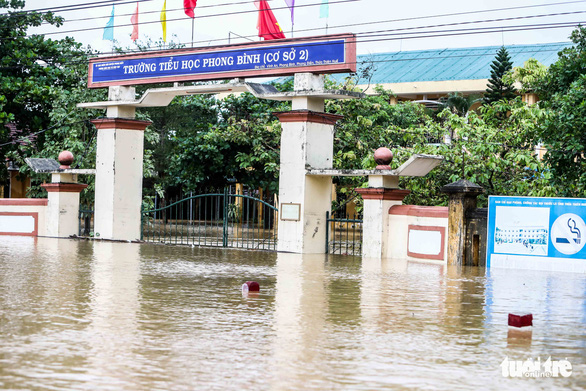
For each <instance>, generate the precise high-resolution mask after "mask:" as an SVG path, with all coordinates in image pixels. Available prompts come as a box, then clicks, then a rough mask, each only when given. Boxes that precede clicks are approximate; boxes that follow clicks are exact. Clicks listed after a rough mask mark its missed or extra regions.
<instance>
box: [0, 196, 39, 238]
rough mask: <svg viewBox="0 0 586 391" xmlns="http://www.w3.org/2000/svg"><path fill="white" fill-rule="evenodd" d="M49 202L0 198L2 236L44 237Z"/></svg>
mask: <svg viewBox="0 0 586 391" xmlns="http://www.w3.org/2000/svg"><path fill="white" fill-rule="evenodd" d="M48 203H49V200H48V199H46V198H43V199H36V198H0V235H20V236H44V235H45V234H46V232H45V231H46V223H45V221H46V214H47V205H48Z"/></svg>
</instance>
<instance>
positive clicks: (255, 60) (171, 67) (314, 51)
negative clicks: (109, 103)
mask: <svg viewBox="0 0 586 391" xmlns="http://www.w3.org/2000/svg"><path fill="white" fill-rule="evenodd" d="M347 44H348V41H347V39H346V37H344V38H342V39H328V40H309V41H307V40H303V41H300V42H299V41H292V42H283V43H282V44H274V43H272V44H270V45H268V44H265V43H260V44H255V45H250V44H248V45H235V46H226V47H224V48H221V49H219V50H218V49H213V50H200V49H197V50H194V51H185V50H181V51H175V52H164V53H161V54H159V55H157V54H149V55H145V54H141V55H134V56H119V57H109V58H97V59H92V60H91V61H90V70H89V86H90V87H103V86H108V85H123V84H144V83H158V82H168V81H178V80H202V79H208V80H210V79H218V78H230V77H245V76H255V75H258V76H263V75H267V74H271V75H279V74H286V73H288V74H291V73H293V72H295V71H297V72H303V71H300V70H299V68H317V69H319V68H322V69H324V70H325V69H329V68H331V69H332V71H334V72H336V71H337V72H342V71H349V70H350V68H352V67H355V64H350V66H349V65H348V64H347V62H348V60H353V61H352V62H354V63H355V59H352V58H348V55H349V54H350V57H352V54H353V55H354V57H355V50H353V52H354V53H347ZM163 54H164V55H163Z"/></svg>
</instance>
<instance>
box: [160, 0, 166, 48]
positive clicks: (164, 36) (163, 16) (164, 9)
mask: <svg viewBox="0 0 586 391" xmlns="http://www.w3.org/2000/svg"><path fill="white" fill-rule="evenodd" d="M160 19H161V27H162V28H163V42H167V0H165V1H164V2H163V9H162V10H161V17H160Z"/></svg>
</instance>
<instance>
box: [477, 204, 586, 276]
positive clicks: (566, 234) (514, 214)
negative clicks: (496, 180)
mask: <svg viewBox="0 0 586 391" xmlns="http://www.w3.org/2000/svg"><path fill="white" fill-rule="evenodd" d="M585 219H586V199H576V198H532V197H502V196H491V197H489V201H488V232H487V234H488V239H487V259H486V264H487V266H488V267H505V268H522V269H534V270H559V271H579V272H586V247H585V246H584V245H585V244H586V223H585V222H584V220H585Z"/></svg>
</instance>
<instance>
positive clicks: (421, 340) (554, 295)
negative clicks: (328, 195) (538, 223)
mask: <svg viewBox="0 0 586 391" xmlns="http://www.w3.org/2000/svg"><path fill="white" fill-rule="evenodd" d="M248 280H254V281H258V282H259V283H260V287H261V291H260V293H259V294H253V293H250V294H248V295H247V296H243V294H242V292H241V285H242V284H243V283H244V282H245V281H248ZM509 312H515V313H527V312H529V313H532V314H533V317H534V327H533V330H532V334H531V335H527V334H528V333H524V334H522V335H513V333H510V332H509V329H508V327H507V315H508V313H509ZM0 330H1V335H0V388H2V389H38V390H41V389H43V390H45V389H67V390H70V389H71V390H122V389H124V390H192V389H198V390H199V389H202V390H227V389H242V390H249V389H250V390H252V389H255V390H307V389H315V390H329V389H350V390H380V389H430V390H434V389H449V390H470V389H473V388H481V389H493V390H507V389H510V390H518V389H543V390H551V389H575V390H581V389H584V388H585V387H586V276H584V275H578V274H571V273H548V272H529V271H522V270H520V271H516V270H499V269H493V270H490V272H488V273H487V272H486V271H485V269H477V268H472V269H467V270H458V269H456V268H448V267H445V266H438V265H435V264H426V263H404V262H398V261H388V260H385V261H382V262H381V261H380V260H379V261H375V260H364V261H362V260H361V259H360V258H355V257H342V256H329V257H326V256H325V255H304V256H301V255H296V254H283V253H269V252H250V251H248V252H246V251H236V250H221V249H206V248H190V247H172V246H161V245H151V244H143V245H138V244H126V243H111V242H89V241H74V240H57V239H46V238H37V239H35V238H26V237H8V236H4V237H0ZM548 357H551V360H567V361H569V362H570V363H571V364H572V373H571V376H569V377H562V376H559V377H556V378H511V377H504V376H503V374H502V369H501V363H502V362H503V360H504V359H505V358H508V360H521V361H524V360H527V359H533V360H537V359H538V358H539V359H540V360H541V361H542V362H544V361H545V360H547V359H548Z"/></svg>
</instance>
